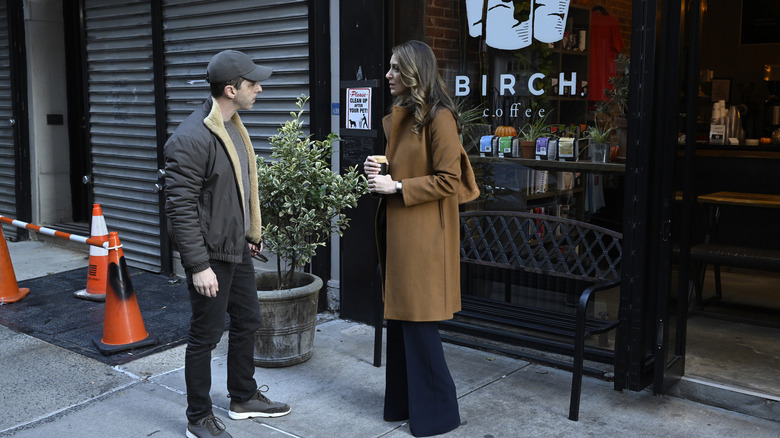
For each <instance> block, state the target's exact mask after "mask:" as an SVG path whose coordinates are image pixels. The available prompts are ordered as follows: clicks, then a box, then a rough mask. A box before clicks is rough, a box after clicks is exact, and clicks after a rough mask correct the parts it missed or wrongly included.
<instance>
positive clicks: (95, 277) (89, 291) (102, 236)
mask: <svg viewBox="0 0 780 438" xmlns="http://www.w3.org/2000/svg"><path fill="white" fill-rule="evenodd" d="M90 236H91V237H92V238H93V239H97V240H100V241H101V242H108V228H106V219H105V218H104V217H103V210H102V209H101V208H100V204H93V205H92V230H91V232H90ZM107 275H108V250H107V249H105V248H101V247H99V246H95V245H90V246H89V267H88V268H87V288H86V289H81V290H77V291H76V292H73V296H75V297H76V298H82V299H85V300H90V301H105V300H106V276H107Z"/></svg>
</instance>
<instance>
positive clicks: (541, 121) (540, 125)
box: [518, 113, 550, 158]
mask: <svg viewBox="0 0 780 438" xmlns="http://www.w3.org/2000/svg"><path fill="white" fill-rule="evenodd" d="M548 115H549V113H548V114H545V115H544V116H541V117H537V118H536V120H534V121H533V122H528V123H526V124H525V126H523V129H521V130H520V133H519V134H518V137H519V138H520V154H521V155H522V157H523V158H534V155H535V153H536V139H537V138H539V137H543V136H544V135H545V134H548V133H549V131H550V124H549V123H547V116H548Z"/></svg>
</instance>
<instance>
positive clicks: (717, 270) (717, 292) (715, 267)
mask: <svg viewBox="0 0 780 438" xmlns="http://www.w3.org/2000/svg"><path fill="white" fill-rule="evenodd" d="M712 268H713V270H714V271H715V299H716V300H719V299H721V298H723V288H722V287H721V282H720V265H712Z"/></svg>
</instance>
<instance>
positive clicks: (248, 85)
mask: <svg viewBox="0 0 780 438" xmlns="http://www.w3.org/2000/svg"><path fill="white" fill-rule="evenodd" d="M235 91H236V94H235V97H234V98H233V103H234V104H235V105H236V107H237V108H238V109H239V110H248V109H252V106H253V105H254V104H255V99H256V98H257V94H258V93H262V92H263V87H261V86H260V84H258V83H257V82H255V81H250V80H248V79H244V81H243V82H242V83H241V88H236V89H235Z"/></svg>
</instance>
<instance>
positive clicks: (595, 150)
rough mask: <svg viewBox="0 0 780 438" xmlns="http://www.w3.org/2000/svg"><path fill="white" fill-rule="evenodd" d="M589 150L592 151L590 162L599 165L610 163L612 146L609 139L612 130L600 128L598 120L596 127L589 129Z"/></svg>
mask: <svg viewBox="0 0 780 438" xmlns="http://www.w3.org/2000/svg"><path fill="white" fill-rule="evenodd" d="M587 132H588V139H589V141H588V149H590V161H593V162H597V163H606V162H608V161H609V155H610V144H609V137H610V134H611V133H612V128H609V129H602V128H600V127H599V123H598V120H597V121H596V122H595V125H594V126H589V127H588V131H587Z"/></svg>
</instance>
